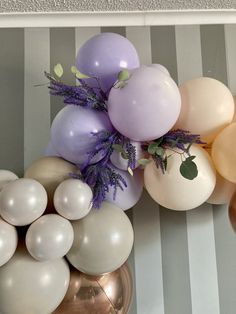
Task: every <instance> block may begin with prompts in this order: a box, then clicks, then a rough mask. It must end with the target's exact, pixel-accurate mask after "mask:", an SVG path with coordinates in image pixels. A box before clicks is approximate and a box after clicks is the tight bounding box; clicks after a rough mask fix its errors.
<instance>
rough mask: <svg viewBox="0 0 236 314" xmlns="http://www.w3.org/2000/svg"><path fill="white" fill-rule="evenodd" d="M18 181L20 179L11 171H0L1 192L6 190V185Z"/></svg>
mask: <svg viewBox="0 0 236 314" xmlns="http://www.w3.org/2000/svg"><path fill="white" fill-rule="evenodd" d="M17 179H18V177H17V175H16V174H15V173H13V172H11V171H9V170H3V169H0V191H1V190H2V189H3V188H4V186H5V185H6V184H8V183H9V182H11V181H15V180H17Z"/></svg>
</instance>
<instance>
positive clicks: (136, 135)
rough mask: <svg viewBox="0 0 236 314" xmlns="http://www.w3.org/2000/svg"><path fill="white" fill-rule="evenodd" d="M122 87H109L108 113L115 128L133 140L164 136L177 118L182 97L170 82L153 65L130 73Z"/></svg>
mask: <svg viewBox="0 0 236 314" xmlns="http://www.w3.org/2000/svg"><path fill="white" fill-rule="evenodd" d="M131 72H132V73H131V76H130V78H129V80H128V81H127V84H126V86H125V87H123V88H112V89H111V92H110V94H109V99H108V113H109V117H110V119H111V122H112V124H113V125H114V127H115V128H116V129H117V130H118V131H119V132H120V133H122V134H123V135H125V136H127V137H128V138H130V139H132V140H134V141H148V140H153V139H156V138H159V137H161V136H162V135H164V134H165V133H167V132H168V131H169V130H170V129H171V128H172V127H173V126H174V124H175V122H176V121H177V119H178V116H179V113H180V107H181V98H180V93H179V89H178V86H177V85H176V84H175V82H174V81H173V79H172V78H171V77H170V76H168V75H166V73H165V72H164V71H160V69H159V67H156V66H154V67H153V66H142V67H140V68H138V69H136V70H133V71H131Z"/></svg>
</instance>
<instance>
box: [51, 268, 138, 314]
mask: <svg viewBox="0 0 236 314" xmlns="http://www.w3.org/2000/svg"><path fill="white" fill-rule="evenodd" d="M132 294H133V283H132V275H131V272H130V269H129V267H128V265H127V264H124V265H123V266H122V267H120V268H119V269H117V270H116V271H114V272H112V273H109V274H106V275H103V276H99V277H95V276H88V275H85V274H83V273H81V272H79V271H78V270H75V269H73V270H71V279H70V285H69V289H68V291H67V294H66V296H65V298H64V300H63V302H62V303H61V305H60V306H59V307H58V308H57V309H56V310H55V311H54V312H53V314H77V313H78V314H80V313H81V314H127V313H128V310H129V307H130V304H131V301H132Z"/></svg>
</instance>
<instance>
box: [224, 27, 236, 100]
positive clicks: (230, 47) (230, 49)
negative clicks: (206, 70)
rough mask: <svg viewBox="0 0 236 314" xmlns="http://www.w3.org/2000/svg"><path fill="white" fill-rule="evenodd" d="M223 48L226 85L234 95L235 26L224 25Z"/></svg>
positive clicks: (235, 64) (235, 86)
mask: <svg viewBox="0 0 236 314" xmlns="http://www.w3.org/2000/svg"><path fill="white" fill-rule="evenodd" d="M225 48H226V62H227V75H228V85H229V88H230V90H231V92H232V93H233V95H235V94H236V75H235V71H236V55H235V51H236V25H225Z"/></svg>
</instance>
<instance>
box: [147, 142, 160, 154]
mask: <svg viewBox="0 0 236 314" xmlns="http://www.w3.org/2000/svg"><path fill="white" fill-rule="evenodd" d="M157 148H158V144H157V143H150V144H149V145H148V153H149V154H151V155H154V154H155V153H156V149H157Z"/></svg>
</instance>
